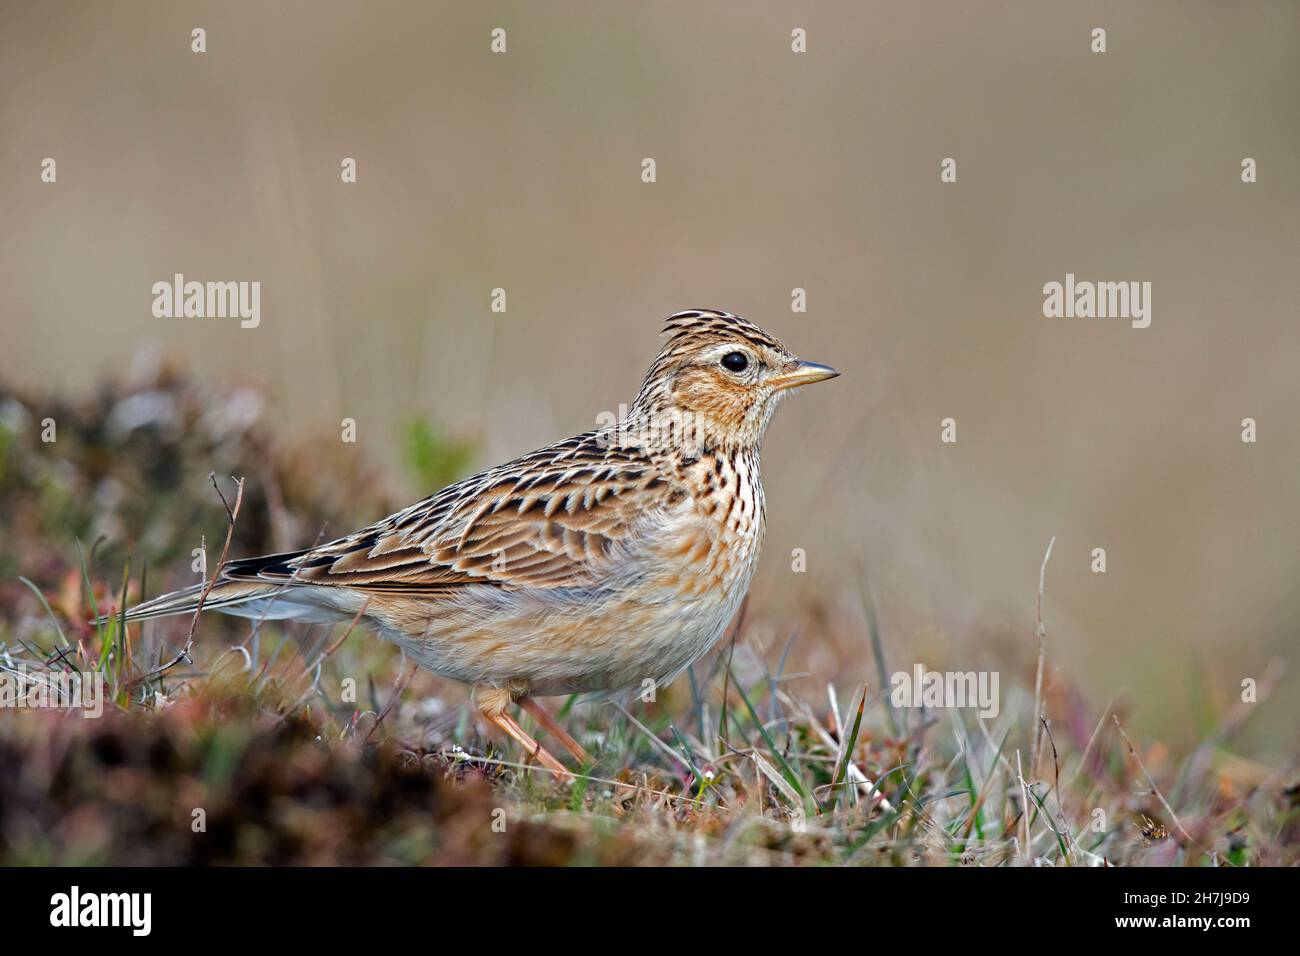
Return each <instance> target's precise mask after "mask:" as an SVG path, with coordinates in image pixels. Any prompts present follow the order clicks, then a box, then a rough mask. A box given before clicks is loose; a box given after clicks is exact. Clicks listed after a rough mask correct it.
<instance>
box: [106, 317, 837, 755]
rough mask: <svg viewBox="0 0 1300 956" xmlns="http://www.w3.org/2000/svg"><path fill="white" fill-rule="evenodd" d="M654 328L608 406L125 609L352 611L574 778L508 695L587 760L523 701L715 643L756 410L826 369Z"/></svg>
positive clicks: (752, 481)
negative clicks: (642, 369)
mask: <svg viewBox="0 0 1300 956" xmlns="http://www.w3.org/2000/svg"><path fill="white" fill-rule="evenodd" d="M661 334H662V335H663V337H664V342H663V345H662V347H661V348H660V350H659V352H658V354H657V355H656V356H655V358H654V361H653V362H652V364H651V365H650V369H649V371H648V372H647V373H646V376H645V379H644V381H643V383H642V385H641V389H640V391H639V392H638V393H637V396H636V399H635V400H634V401H633V403H632V404H631V405H630V406H628V409H627V412H626V414H625V415H624V416H623V417H622V418H621V419H620V420H618V421H616V422H613V423H611V424H607V425H604V426H603V427H600V428H597V429H595V430H592V431H588V432H585V433H583V434H580V435H577V436H575V437H573V438H567V439H564V440H563V441H558V442H555V443H554V444H551V445H547V446H546V447H544V448H541V449H538V450H537V451H533V452H529V453H528V454H526V455H523V456H521V457H519V458H516V459H514V460H513V461H509V462H506V463H505V464H502V465H497V466H496V467H494V468H489V469H487V470H486V471H483V472H480V473H478V474H476V475H473V476H471V477H468V478H465V479H463V480H461V481H458V482H456V483H455V484H452V485H449V486H448V487H446V488H443V489H442V490H441V491H438V492H436V493H434V494H432V495H430V496H428V497H427V498H424V499H423V500H421V501H418V502H416V503H415V504H413V505H411V506H410V507H408V508H405V509H403V510H401V511H398V512H396V513H395V514H391V515H389V516H387V517H385V518H382V519H381V520H379V521H377V522H375V523H374V524H371V525H369V526H367V527H365V528H362V529H360V530H359V531H354V532H352V533H351V534H348V535H345V536H343V537H340V538H337V539H335V540H332V541H329V542H326V543H324V544H320V545H318V546H314V547H311V548H306V549H303V550H300V551H292V552H286V553H281V554H270V555H263V556H260V557H251V558H240V559H233V560H229V561H227V562H225V563H224V564H223V565H222V566H221V567H220V568H219V569H218V570H217V572H216V579H215V581H210V582H205V583H201V584H198V585H194V586H191V587H187V588H184V589H181V590H178V591H174V592H172V593H169V594H164V595H162V596H160V597H156V598H154V599H152V600H149V601H146V602H144V603H142V604H139V605H137V606H135V607H133V608H129V609H128V610H127V612H126V614H125V620H126V621H128V622H131V621H143V620H148V619H151V618H158V617H164V616H168V615H177V614H195V613H197V612H198V611H200V610H202V611H220V612H223V613H226V614H234V615H239V616H243V617H250V618H257V619H262V620H299V621H306V622H309V623H318V624H334V623H338V622H346V621H354V620H355V621H359V622H360V623H362V624H364V625H365V626H366V627H368V628H369V629H370V630H372V631H373V632H375V633H377V634H378V635H379V636H380V637H382V638H385V639H387V640H389V641H392V642H393V643H395V644H397V645H398V646H400V647H401V648H402V649H403V650H404V651H405V652H406V653H407V654H408V655H409V656H410V657H411V658H412V659H413V660H414V661H415V662H416V663H417V664H418V665H420V666H421V667H423V668H425V669H427V670H429V671H431V672H433V673H434V674H437V675H440V676H442V677H446V678H451V679H453V680H456V681H460V682H462V683H464V684H467V685H469V686H470V688H471V689H472V690H471V699H472V701H473V703H474V705H475V706H476V707H477V709H478V710H479V712H480V713H481V714H482V715H483V717H484V718H485V719H486V720H487V721H488V722H489V723H490V724H492V725H494V726H495V727H497V728H498V729H499V730H500V731H502V732H504V733H505V734H506V735H508V736H509V737H511V738H513V739H514V740H515V741H516V742H518V744H519V745H521V746H522V747H523V748H524V749H525V751H527V753H528V754H529V756H530V759H533V760H536V761H537V762H538V763H540V764H541V765H542V766H544V767H546V768H547V769H548V770H550V771H551V772H553V773H554V774H556V775H557V776H560V777H563V778H567V779H569V780H572V779H573V778H572V775H571V774H570V773H569V771H568V768H567V767H566V766H565V765H564V764H563V763H562V762H560V761H559V760H558V759H557V758H556V757H555V756H554V755H553V754H551V753H550V752H549V751H548V750H547V749H546V748H545V747H543V746H542V745H541V743H540V742H539V741H538V740H536V739H535V738H534V737H533V736H532V735H530V734H529V733H528V732H527V731H526V730H525V729H524V728H523V727H522V726H521V725H520V724H519V723H518V721H516V720H515V719H514V717H513V716H511V714H510V712H509V711H510V705H511V704H517V705H519V707H520V708H521V709H522V710H524V711H526V712H528V713H530V714H532V715H533V716H534V718H535V719H536V721H537V723H538V724H539V725H540V726H541V728H542V729H544V730H545V731H546V732H548V733H550V734H551V735H552V736H553V737H555V739H556V740H557V741H558V742H559V743H560V744H561V745H562V746H563V747H564V748H565V749H566V750H567V751H568V752H569V753H570V754H571V755H572V756H573V757H574V758H575V759H576V760H578V761H579V763H581V764H583V765H584V766H590V765H591V764H592V762H593V761H592V758H591V757H590V755H589V754H588V753H587V752H586V750H585V748H583V747H582V746H581V744H579V743H578V742H577V741H576V740H574V739H573V738H572V737H571V736H570V735H569V734H568V733H567V732H566V731H565V730H564V729H563V728H562V727H561V726H560V725H559V723H558V722H557V721H556V720H555V719H554V718H553V717H551V715H550V714H549V713H548V712H547V711H546V709H545V708H544V707H542V706H541V705H540V704H538V703H537V702H536V700H534V698H536V697H552V696H559V695H571V694H580V695H593V696H596V697H601V696H604V697H607V698H613V697H617V696H618V695H619V694H628V693H632V692H635V691H638V690H643V689H644V688H646V687H662V686H664V685H666V684H667V683H669V682H670V681H671V680H672V679H673V678H674V677H676V676H677V675H679V674H680V673H681V672H682V671H684V670H685V669H686V668H688V667H690V665H691V664H693V663H694V662H695V661H697V660H698V659H699V658H701V657H702V656H703V655H704V654H706V653H707V652H708V651H709V649H710V648H712V647H713V646H714V645H715V644H716V643H717V642H718V640H719V639H720V638H721V637H722V635H723V633H724V632H725V630H726V628H727V625H728V624H729V623H730V621H731V619H732V618H733V616H734V615H735V614H736V611H737V609H738V608H739V606H740V604H741V601H742V599H743V598H744V596H745V594H746V592H747V591H748V589H749V584H750V580H751V579H752V577H753V575H754V571H755V568H756V567H757V564H758V558H759V552H760V549H761V546H762V542H763V535H764V528H765V522H766V502H765V498H764V494H763V483H762V479H761V473H760V467H759V465H760V462H759V453H760V448H761V445H762V441H763V436H764V433H765V432H766V431H767V427H768V424H769V423H770V422H771V420H772V416H773V413H774V412H775V411H776V409H777V406H778V405H779V404H780V403H781V401H782V400H783V399H784V398H785V397H786V396H788V395H789V394H791V392H792V391H793V390H795V389H798V388H800V387H802V386H805V385H810V384H812V383H814V382H820V381H823V380H826V379H830V378H833V377H835V376H837V375H839V372H838V371H836V370H835V369H833V368H831V367H830V366H827V365H821V364H818V363H815V362H807V361H803V360H801V359H799V358H797V357H796V356H795V355H794V354H793V353H791V352H790V351H789V350H788V349H786V348H785V346H783V345H782V344H781V343H780V342H779V341H778V340H777V339H776V338H775V337H773V336H772V335H770V334H768V333H767V332H765V331H763V330H762V329H761V328H759V327H758V326H757V325H754V324H752V323H750V322H748V321H746V320H745V319H742V318H741V317H739V316H737V315H734V314H732V313H729V312H723V311H719V310H714V309H690V310H687V311H683V312H678V313H676V314H674V315H671V316H669V317H668V318H667V320H666V322H665V326H664V329H663V332H662V333H661ZM610 417H611V418H612V417H613V416H610ZM205 591H206V594H205Z"/></svg>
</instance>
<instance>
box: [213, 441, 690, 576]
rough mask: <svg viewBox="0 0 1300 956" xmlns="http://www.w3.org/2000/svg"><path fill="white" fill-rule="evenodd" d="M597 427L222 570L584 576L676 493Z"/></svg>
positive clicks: (599, 572) (644, 460)
mask: <svg viewBox="0 0 1300 956" xmlns="http://www.w3.org/2000/svg"><path fill="white" fill-rule="evenodd" d="M604 435H605V433H604V432H590V433H587V434H585V435H580V436H578V437H577V438H572V439H569V440H568V441H565V442H560V443H557V444H555V445H552V446H549V447H548V448H544V449H541V450H540V451H536V452H533V453H532V454H529V455H525V456H524V457H522V458H519V459H516V460H515V461H512V462H510V463H508V464H505V465H501V466H499V467H497V468H493V469H490V470H489V471H485V472H483V473H481V474H478V475H475V476H473V477H470V478H466V479H465V480H463V481H460V482H457V483H456V484H454V485H450V486H448V487H447V488H444V489H443V490H442V491H440V492H438V493H437V494H435V495H432V496H431V497H429V498H426V499H424V500H423V501H420V502H417V503H416V504H414V505H412V506H411V507H409V508H406V509H405V510H403V511H399V512H397V513H396V514H393V515H390V516H389V517H387V518H384V519H383V520H381V521H378V522H376V523H375V524H373V525H371V526H369V527H367V528H363V529H361V530H360V531H356V532H354V533H353V534H350V535H347V536H346V537H343V538H339V539H337V540H335V541H331V542H329V543H328V544H324V545H321V546H320V547H317V548H312V549H309V550H307V551H301V552H295V553H292V554H284V555H271V556H268V557H265V558H252V559H248V560H245V561H234V562H230V563H229V564H228V565H227V566H226V576H227V577H229V578H234V579H237V580H250V579H255V580H262V581H268V582H279V583H283V584H291V585H292V584H315V585H336V586H338V585H341V586H346V587H351V588H357V589H359V590H363V591H374V592H390V593H392V592H402V593H408V594H409V593H415V594H437V593H446V592H448V591H449V590H454V589H456V588H459V587H461V586H463V585H466V584H495V585H500V586H503V587H531V588H567V587H590V586H592V585H595V584H598V583H599V582H600V581H602V580H603V579H605V578H606V577H607V576H608V575H609V574H610V573H611V571H612V570H613V568H614V567H615V566H616V565H617V564H618V562H619V559H620V557H621V556H622V555H623V554H624V553H625V552H626V551H627V549H628V547H629V546H630V545H632V544H633V543H634V542H635V541H636V539H637V538H638V537H639V536H640V535H641V534H643V533H644V530H645V527H646V521H647V520H651V519H652V518H653V516H654V514H655V513H656V511H657V510H658V509H660V508H666V507H668V506H670V505H671V504H673V503H676V502H677V501H680V500H681V498H682V497H683V496H684V492H682V491H680V490H677V489H676V486H675V482H672V481H671V480H670V479H669V478H668V477H667V476H666V475H665V474H664V473H663V471H662V470H661V469H660V468H659V467H658V466H657V465H656V464H655V463H654V462H653V461H652V460H651V459H650V458H649V457H647V456H646V455H645V454H644V453H643V452H642V451H641V450H640V449H638V448H630V449H629V448H625V447H620V446H618V445H617V444H615V443H612V442H611V441H609V440H608V439H607V438H604V439H602V436H604Z"/></svg>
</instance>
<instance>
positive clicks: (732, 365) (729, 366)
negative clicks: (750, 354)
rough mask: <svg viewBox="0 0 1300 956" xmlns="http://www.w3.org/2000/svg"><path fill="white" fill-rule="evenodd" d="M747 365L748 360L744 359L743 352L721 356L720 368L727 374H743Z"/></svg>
mask: <svg viewBox="0 0 1300 956" xmlns="http://www.w3.org/2000/svg"><path fill="white" fill-rule="evenodd" d="M747 365H749V359H747V358H745V353H744V352H728V353H727V354H726V355H724V356H722V367H723V368H725V369H726V370H727V371H728V372H743V371H744V370H745V366H747Z"/></svg>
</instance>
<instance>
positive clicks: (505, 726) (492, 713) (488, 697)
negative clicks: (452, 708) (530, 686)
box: [475, 689, 573, 780]
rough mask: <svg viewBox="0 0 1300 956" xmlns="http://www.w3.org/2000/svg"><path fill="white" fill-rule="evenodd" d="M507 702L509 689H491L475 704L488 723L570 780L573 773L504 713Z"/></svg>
mask: <svg viewBox="0 0 1300 956" xmlns="http://www.w3.org/2000/svg"><path fill="white" fill-rule="evenodd" d="M509 702H510V692H509V691H500V690H495V689H493V690H488V691H485V692H483V693H482V694H481V695H479V697H478V699H477V700H476V701H475V704H476V705H477V706H478V709H479V713H481V714H482V715H483V717H484V719H486V720H487V722H488V723H490V724H492V725H493V726H495V727H496V728H497V729H498V730H502V731H504V732H505V733H506V734H508V735H509V736H511V737H513V738H514V739H515V740H517V741H518V742H519V743H520V744H521V745H522V746H523V748H524V750H526V751H527V752H528V755H529V757H531V758H536V760H537V762H538V763H540V764H541V765H542V766H543V767H545V768H546V769H547V770H550V771H552V772H553V773H554V774H555V775H556V776H557V777H559V778H560V779H561V780H572V779H573V774H571V773H569V769H568V768H567V767H565V766H564V764H562V763H560V761H558V760H556V759H555V757H553V756H552V755H551V754H550V752H549V751H547V749H546V748H545V747H543V746H542V745H541V744H540V743H538V742H537V741H536V740H534V739H533V738H532V737H530V736H529V735H528V732H527V731H526V730H524V728H522V727H520V726H519V724H518V722H516V720H515V719H514V718H513V717H511V716H510V715H509V714H507V713H506V710H505V708H506V705H507V704H508V703H509Z"/></svg>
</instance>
